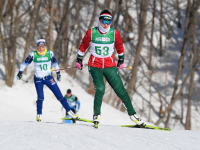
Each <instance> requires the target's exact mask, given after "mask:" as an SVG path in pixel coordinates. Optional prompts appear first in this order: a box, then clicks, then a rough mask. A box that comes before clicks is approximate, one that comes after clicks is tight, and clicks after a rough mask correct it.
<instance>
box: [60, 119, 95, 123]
mask: <svg viewBox="0 0 200 150" xmlns="http://www.w3.org/2000/svg"><path fill="white" fill-rule="evenodd" d="M61 119H62V120H72V118H61ZM75 120H77V121H83V122H89V123H93V121H92V120H87V119H83V118H77V119H75Z"/></svg>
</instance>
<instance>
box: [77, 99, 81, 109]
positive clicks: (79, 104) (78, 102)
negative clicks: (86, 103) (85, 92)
mask: <svg viewBox="0 0 200 150" xmlns="http://www.w3.org/2000/svg"><path fill="white" fill-rule="evenodd" d="M76 102H77V104H78V110H79V109H80V106H81V103H80V101H79V100H77V101H76Z"/></svg>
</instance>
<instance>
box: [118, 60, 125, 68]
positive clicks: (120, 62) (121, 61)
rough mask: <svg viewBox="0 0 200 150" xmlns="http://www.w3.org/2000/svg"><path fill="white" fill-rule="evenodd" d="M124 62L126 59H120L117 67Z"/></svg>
mask: <svg viewBox="0 0 200 150" xmlns="http://www.w3.org/2000/svg"><path fill="white" fill-rule="evenodd" d="M123 63H124V59H119V60H118V63H117V68H119V66H120V65H122V64H123Z"/></svg>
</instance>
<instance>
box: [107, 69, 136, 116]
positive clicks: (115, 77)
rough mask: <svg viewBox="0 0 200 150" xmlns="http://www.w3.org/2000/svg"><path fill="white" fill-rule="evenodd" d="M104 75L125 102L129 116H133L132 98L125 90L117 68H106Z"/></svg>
mask: <svg viewBox="0 0 200 150" xmlns="http://www.w3.org/2000/svg"><path fill="white" fill-rule="evenodd" d="M103 74H104V76H105V78H106V80H107V81H108V83H109V84H110V86H111V87H112V88H113V90H114V91H115V93H116V94H117V96H118V97H119V98H120V99H121V100H122V101H123V102H124V105H125V106H126V108H127V111H128V114H129V115H132V114H135V110H134V109H133V106H132V103H131V100H130V97H129V95H128V93H127V91H126V89H125V88H124V85H123V82H122V80H121V77H120V75H119V72H118V69H117V68H116V67H111V68H105V69H104V70H103Z"/></svg>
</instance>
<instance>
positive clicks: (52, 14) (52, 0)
mask: <svg viewBox="0 0 200 150" xmlns="http://www.w3.org/2000/svg"><path fill="white" fill-rule="evenodd" d="M54 7H55V0H51V10H50V21H49V49H50V50H52V51H53V21H54Z"/></svg>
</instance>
